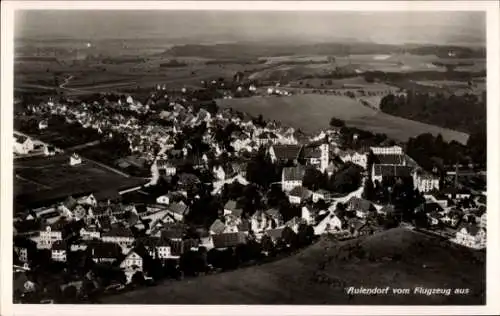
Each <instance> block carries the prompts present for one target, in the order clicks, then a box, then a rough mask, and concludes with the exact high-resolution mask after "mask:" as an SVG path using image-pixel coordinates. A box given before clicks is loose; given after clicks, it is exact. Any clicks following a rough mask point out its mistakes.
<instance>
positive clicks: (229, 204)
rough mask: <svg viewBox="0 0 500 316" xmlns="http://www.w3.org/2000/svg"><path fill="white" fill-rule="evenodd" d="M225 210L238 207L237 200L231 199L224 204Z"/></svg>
mask: <svg viewBox="0 0 500 316" xmlns="http://www.w3.org/2000/svg"><path fill="white" fill-rule="evenodd" d="M224 209H225V210H230V211H232V210H234V209H236V201H235V200H229V201H227V203H226V204H225V205H224Z"/></svg>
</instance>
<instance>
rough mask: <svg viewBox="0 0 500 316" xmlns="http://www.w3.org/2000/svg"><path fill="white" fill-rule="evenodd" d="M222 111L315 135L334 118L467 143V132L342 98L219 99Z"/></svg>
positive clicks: (395, 133) (396, 134)
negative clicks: (227, 109) (274, 121)
mask: <svg viewBox="0 0 500 316" xmlns="http://www.w3.org/2000/svg"><path fill="white" fill-rule="evenodd" d="M218 104H219V106H221V107H223V108H234V109H235V110H239V111H242V112H247V113H249V114H251V115H255V116H256V115H259V114H262V115H263V116H264V117H265V118H267V119H272V120H279V121H281V122H282V123H284V124H287V125H290V126H293V127H295V128H300V129H302V130H303V131H304V132H309V133H314V132H317V131H319V130H321V129H326V128H328V125H329V122H330V119H331V118H332V117H336V118H339V119H341V120H344V121H345V122H346V124H347V125H349V126H352V127H356V128H359V129H363V130H368V131H371V132H375V133H385V134H387V136H388V137H389V138H392V139H395V140H399V141H406V140H408V138H410V137H415V136H418V135H420V134H423V133H432V134H434V135H437V134H439V133H440V134H441V135H442V136H443V139H444V140H446V141H451V140H456V141H458V142H460V143H466V142H467V139H468V135H467V134H466V133H462V132H458V131H453V130H450V129H445V128H441V127H437V126H434V125H429V124H425V123H420V122H416V121H411V120H407V119H403V118H400V117H396V116H392V115H388V114H385V113H382V112H378V111H376V110H374V109H371V108H368V107H366V106H363V105H362V104H361V103H360V102H358V101H356V100H353V99H350V98H348V97H343V96H333V95H317V94H303V95H293V96H289V97H278V96H271V97H252V98H235V99H230V100H218Z"/></svg>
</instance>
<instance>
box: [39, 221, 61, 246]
mask: <svg viewBox="0 0 500 316" xmlns="http://www.w3.org/2000/svg"><path fill="white" fill-rule="evenodd" d="M60 240H62V231H61V230H58V229H57V230H53V229H52V228H51V227H50V226H47V227H46V228H45V230H42V231H40V237H39V239H38V243H37V248H38V249H51V248H52V245H53V244H54V243H55V242H56V241H60Z"/></svg>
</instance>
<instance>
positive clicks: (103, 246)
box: [91, 242, 122, 258]
mask: <svg viewBox="0 0 500 316" xmlns="http://www.w3.org/2000/svg"><path fill="white" fill-rule="evenodd" d="M91 249H92V256H93V257H94V258H117V257H119V256H120V255H121V253H122V249H121V247H120V246H119V245H118V244H115V243H111V242H98V243H92V244H91Z"/></svg>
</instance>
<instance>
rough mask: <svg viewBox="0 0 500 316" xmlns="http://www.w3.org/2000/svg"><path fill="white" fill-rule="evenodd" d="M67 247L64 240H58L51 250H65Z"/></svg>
mask: <svg viewBox="0 0 500 316" xmlns="http://www.w3.org/2000/svg"><path fill="white" fill-rule="evenodd" d="M66 248H67V245H66V242H65V241H64V240H58V241H56V242H55V243H54V244H53V245H52V250H66Z"/></svg>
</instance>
